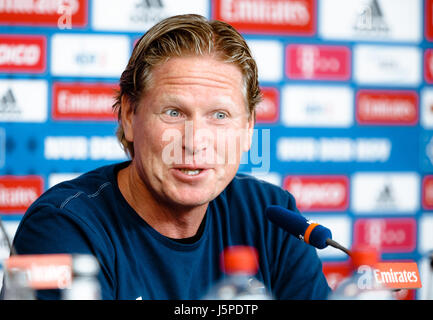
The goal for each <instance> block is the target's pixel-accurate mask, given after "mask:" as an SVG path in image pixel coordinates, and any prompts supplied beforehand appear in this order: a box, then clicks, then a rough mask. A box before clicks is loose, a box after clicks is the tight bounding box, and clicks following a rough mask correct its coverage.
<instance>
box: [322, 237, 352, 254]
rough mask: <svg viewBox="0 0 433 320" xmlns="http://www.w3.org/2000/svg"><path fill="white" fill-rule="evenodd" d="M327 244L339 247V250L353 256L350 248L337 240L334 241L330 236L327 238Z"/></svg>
mask: <svg viewBox="0 0 433 320" xmlns="http://www.w3.org/2000/svg"><path fill="white" fill-rule="evenodd" d="M326 244H327V245H329V246H331V247H334V248H336V249H339V250H341V251H343V252H344V253H345V254H347V255H348V256H349V257H350V256H352V253H351V252H350V250H349V249H347V248H345V247H343V246H342V245H341V244H339V243H338V242H337V241H334V240H332V239H329V238H328V239H326Z"/></svg>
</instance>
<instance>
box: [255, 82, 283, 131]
mask: <svg viewBox="0 0 433 320" xmlns="http://www.w3.org/2000/svg"><path fill="white" fill-rule="evenodd" d="M260 90H261V91H262V94H263V100H262V102H260V103H259V104H258V105H257V107H256V120H257V122H258V123H272V122H277V120H278V115H279V110H280V103H279V101H280V94H279V91H278V89H277V88H272V87H266V88H264V87H262V88H260Z"/></svg>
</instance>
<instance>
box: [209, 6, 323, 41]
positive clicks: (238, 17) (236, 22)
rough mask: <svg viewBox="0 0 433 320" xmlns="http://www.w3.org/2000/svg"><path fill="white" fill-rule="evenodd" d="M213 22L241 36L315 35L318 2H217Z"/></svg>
mask: <svg viewBox="0 0 433 320" xmlns="http://www.w3.org/2000/svg"><path fill="white" fill-rule="evenodd" d="M214 18H215V19H217V20H222V21H226V22H228V23H229V24H231V25H232V26H233V27H235V28H236V29H237V30H239V31H240V32H242V33H272V34H294V35H312V34H314V33H315V31H316V0H303V1H297V0H267V1H262V0H215V1H214Z"/></svg>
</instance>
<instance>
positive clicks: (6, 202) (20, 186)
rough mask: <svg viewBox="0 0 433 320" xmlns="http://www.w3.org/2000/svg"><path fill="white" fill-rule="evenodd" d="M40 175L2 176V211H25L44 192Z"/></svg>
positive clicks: (0, 203) (0, 197)
mask: <svg viewBox="0 0 433 320" xmlns="http://www.w3.org/2000/svg"><path fill="white" fill-rule="evenodd" d="M43 188H44V182H43V179H42V177H40V176H22V177H18V176H2V177H0V213H3V214H4V213H23V212H25V211H26V210H27V208H28V207H29V206H30V205H31V204H32V203H33V202H34V201H35V200H36V199H37V198H38V197H39V196H40V195H41V194H42V192H43Z"/></svg>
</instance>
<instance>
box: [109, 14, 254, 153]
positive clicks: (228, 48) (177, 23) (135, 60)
mask: <svg viewBox="0 0 433 320" xmlns="http://www.w3.org/2000/svg"><path fill="white" fill-rule="evenodd" d="M187 55H212V56H214V57H215V58H217V59H219V60H220V61H223V62H227V63H233V64H234V65H236V66H238V67H239V69H240V70H241V72H242V76H243V80H244V88H243V89H244V95H245V100H246V106H247V108H248V112H249V115H250V117H251V116H254V117H255V112H254V110H255V107H256V105H257V104H258V103H259V102H260V101H261V93H260V88H259V82H258V73H257V65H256V62H255V61H254V59H253V57H252V55H251V51H250V49H249V47H248V45H247V43H246V41H245V39H244V38H243V37H242V36H241V35H240V34H239V33H238V32H237V31H236V30H235V29H234V28H233V27H232V26H230V25H229V24H227V23H225V22H222V21H217V20H213V21H208V20H207V19H206V18H204V17H202V16H200V15H196V14H185V15H178V16H173V17H169V18H167V19H164V20H162V21H160V22H159V23H157V24H156V25H154V26H153V27H152V28H150V29H149V30H148V31H147V32H146V33H145V34H144V35H143V36H142V37H141V38H140V40H138V42H137V43H136V45H135V47H134V50H133V52H132V55H131V57H130V59H129V62H128V65H127V66H126V69H125V70H124V71H123V73H122V76H121V77H120V83H119V85H120V90H119V91H118V93H117V95H116V100H115V103H114V105H113V110H114V112H117V114H118V121H119V125H118V129H117V132H116V135H117V138H118V139H119V141H120V143H121V144H122V146H123V148H124V150H125V152H126V153H129V155H130V156H131V157H134V146H133V143H132V142H130V141H127V140H126V138H125V134H124V132H123V127H122V123H121V110H122V97H124V98H126V99H127V100H128V103H129V104H130V105H131V107H132V108H133V111H134V112H136V110H137V107H138V105H139V101H140V98H141V97H142V96H143V93H144V92H145V91H146V89H147V88H148V87H149V83H150V81H151V76H152V69H153V67H155V66H156V65H158V64H161V63H163V62H166V61H167V60H168V59H170V58H171V57H181V56H187Z"/></svg>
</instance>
